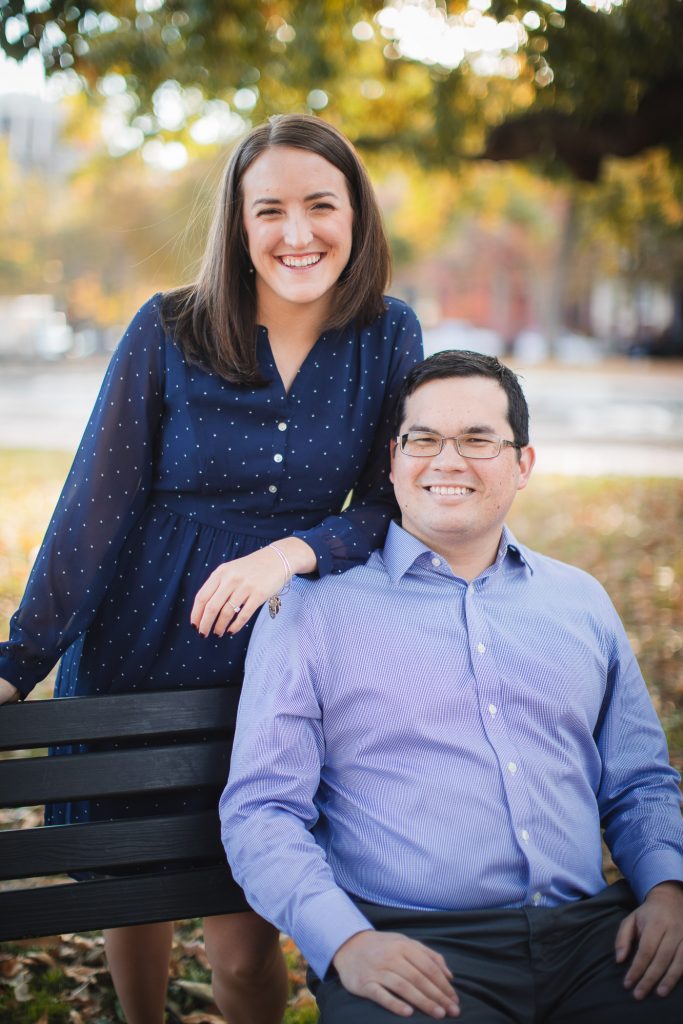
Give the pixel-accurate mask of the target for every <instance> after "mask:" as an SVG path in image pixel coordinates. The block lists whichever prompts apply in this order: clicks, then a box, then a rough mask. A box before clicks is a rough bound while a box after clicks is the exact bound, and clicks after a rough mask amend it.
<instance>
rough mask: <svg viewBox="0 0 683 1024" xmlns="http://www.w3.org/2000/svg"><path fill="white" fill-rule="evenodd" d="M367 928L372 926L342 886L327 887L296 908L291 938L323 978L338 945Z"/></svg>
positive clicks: (313, 968)
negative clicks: (337, 887)
mask: <svg viewBox="0 0 683 1024" xmlns="http://www.w3.org/2000/svg"><path fill="white" fill-rule="evenodd" d="M367 931H374V928H373V926H372V925H371V924H370V922H369V921H368V919H367V917H365V916H364V915H363V914H361V912H360V910H359V909H358V908H357V907H356V905H355V904H354V902H353V900H351V899H350V898H349V897H348V896H347V895H346V893H345V892H344V891H343V890H342V889H329V890H328V891H327V892H323V893H321V894H320V895H319V896H315V897H313V898H312V899H310V900H307V901H306V903H305V905H304V906H303V907H301V908H300V909H299V910H298V912H297V919H296V925H295V928H294V929H293V930H292V938H293V939H294V942H295V943H296V945H297V946H298V947H299V949H300V950H301V952H302V953H303V955H304V957H305V958H306V960H307V961H308V964H309V966H310V967H311V968H312V970H313V971H315V973H316V974H317V975H318V977H319V978H320V979H323V978H324V977H325V975H326V974H327V972H328V970H329V967H330V964H331V963H332V958H333V957H334V954H335V953H336V952H337V950H338V949H339V947H340V946H343V945H344V943H345V942H346V940H347V939H350V938H351V936H352V935H356V934H357V933H358V932H367Z"/></svg>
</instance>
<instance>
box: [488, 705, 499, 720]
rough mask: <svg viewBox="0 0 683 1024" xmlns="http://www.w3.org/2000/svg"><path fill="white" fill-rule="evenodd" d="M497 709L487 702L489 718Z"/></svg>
mask: <svg viewBox="0 0 683 1024" xmlns="http://www.w3.org/2000/svg"><path fill="white" fill-rule="evenodd" d="M497 710H498V708H497V707H496V705H495V704H489V714H490V716H491V718H494V717H495V714H496V711H497Z"/></svg>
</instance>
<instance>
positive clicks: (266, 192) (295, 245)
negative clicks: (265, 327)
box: [242, 146, 353, 320]
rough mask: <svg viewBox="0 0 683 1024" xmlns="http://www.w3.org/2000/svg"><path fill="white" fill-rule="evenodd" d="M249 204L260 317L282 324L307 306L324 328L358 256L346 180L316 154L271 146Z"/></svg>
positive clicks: (246, 181)
mask: <svg viewBox="0 0 683 1024" xmlns="http://www.w3.org/2000/svg"><path fill="white" fill-rule="evenodd" d="M242 197H243V218H244V230H245V233H246V237H247V244H248V247H249V255H250V257H251V261H252V263H253V265H254V271H255V274H256V296H257V316H258V317H259V318H260V319H269V317H270V316H273V315H275V316H277V317H279V318H282V316H286V315H288V314H289V313H294V314H296V313H298V312H299V311H300V308H301V306H303V305H305V306H308V307H309V309H310V308H311V306H313V307H319V312H320V316H321V320H324V319H325V317H326V315H327V313H328V311H329V309H330V305H331V301H332V295H333V292H334V288H335V285H336V283H337V281H338V279H339V275H340V274H341V273H342V271H343V270H344V268H345V266H346V264H347V263H348V261H349V257H350V255H351V243H352V233H353V210H352V207H351V200H350V198H349V192H348V188H347V184H346V178H345V177H344V175H343V174H342V172H341V171H340V170H338V169H337V168H336V167H334V166H333V165H332V164H331V163H329V162H328V161H327V160H325V159H324V157H321V156H318V154H317V153H310V152H309V151H308V150H304V149H294V148H290V147H289V146H272V147H271V148H270V149H267V150H266V151H265V152H264V153H262V154H261V155H260V156H259V157H257V159H256V160H254V162H253V164H251V166H250V167H249V168H248V169H247V171H245V173H244V176H243V177H242Z"/></svg>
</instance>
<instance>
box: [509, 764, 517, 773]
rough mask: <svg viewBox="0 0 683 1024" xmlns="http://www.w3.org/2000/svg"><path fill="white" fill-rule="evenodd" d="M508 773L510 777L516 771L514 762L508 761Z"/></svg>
mask: <svg viewBox="0 0 683 1024" xmlns="http://www.w3.org/2000/svg"><path fill="white" fill-rule="evenodd" d="M508 771H509V772H510V775H514V774H515V772H516V771H517V765H516V764H515V762H514V761H508Z"/></svg>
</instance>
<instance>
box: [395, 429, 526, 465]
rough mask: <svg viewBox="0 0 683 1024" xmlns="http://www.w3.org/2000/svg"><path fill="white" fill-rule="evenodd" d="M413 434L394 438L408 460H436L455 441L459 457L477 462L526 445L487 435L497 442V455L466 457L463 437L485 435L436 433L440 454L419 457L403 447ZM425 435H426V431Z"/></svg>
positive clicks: (409, 432)
mask: <svg viewBox="0 0 683 1024" xmlns="http://www.w3.org/2000/svg"><path fill="white" fill-rule="evenodd" d="M411 433H414V431H411V430H407V431H406V432H405V434H397V435H396V437H395V438H394V440H395V441H396V443H397V444H398V447H399V450H400V451H401V452H402V453H403V455H407V456H408V458H410V459H435V458H436V457H437V455H441V452H442V451H443V446H444V444H445V443H446V441H453V443H454V444H455V450H456V451H457V453H458V455H459V456H460V458H461V459H474V460H475V461H476V460H478V459H484V460H488V459H497V458H498V456H499V455H500V453H501V452H502V450H503V448H516V449H517V451H521V450H522V448H523V447H524V445H522V444H517V442H516V441H508V440H506V438H504V437H499V436H498V434H491V435H487V439H488V440H491V441H497V442H498V451H497V452H496V453H495V455H465V454H464V453H463V452H462V451H461V450H460V439H461V438H463V437H479V436H483V435H479V434H472V433H469V434H457V435H456V436H454V437H444V436H443V435H442V434H436V433H435V434H434V435H433V436H434V438H437V437H438V438H439V441H440V442H441V447H440V448H439V450H438V452H433V453H432V454H430V455H418V454H417V453H416V452H407V451H406V450H405V448H404V447H403V445H404V443H405V442H404V438H407V437H408V434H411ZM424 433H426V431H425V432H424Z"/></svg>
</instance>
